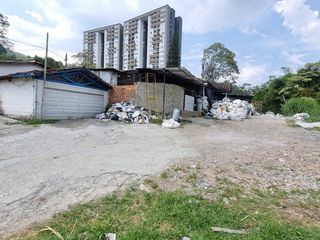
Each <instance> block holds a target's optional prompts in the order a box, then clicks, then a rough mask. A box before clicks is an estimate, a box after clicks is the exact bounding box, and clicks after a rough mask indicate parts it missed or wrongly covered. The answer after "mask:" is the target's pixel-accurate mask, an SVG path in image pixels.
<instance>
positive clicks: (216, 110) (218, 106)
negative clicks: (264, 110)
mask: <svg viewBox="0 0 320 240" xmlns="http://www.w3.org/2000/svg"><path fill="white" fill-rule="evenodd" d="M253 114H254V107H253V105H252V104H251V103H249V102H247V101H243V100H240V99H236V100H233V101H231V100H230V99H229V98H224V99H223V100H222V101H219V102H216V103H214V104H212V106H211V109H210V110H209V112H208V113H207V117H210V118H215V119H220V120H242V119H245V118H247V117H248V116H249V115H253Z"/></svg>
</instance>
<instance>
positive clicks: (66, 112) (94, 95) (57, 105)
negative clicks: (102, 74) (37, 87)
mask: <svg viewBox="0 0 320 240" xmlns="http://www.w3.org/2000/svg"><path fill="white" fill-rule="evenodd" d="M48 85H49V86H46V88H45V96H44V109H43V111H44V118H45V119H69V118H86V117H93V116H94V115H95V114H96V113H99V112H102V111H104V107H105V106H104V91H102V90H101V91H100V90H96V89H87V88H83V87H75V86H68V85H65V84H59V85H60V86H58V87H57V86H50V83H49V84H48ZM61 85H62V86H61ZM63 85H65V86H63Z"/></svg>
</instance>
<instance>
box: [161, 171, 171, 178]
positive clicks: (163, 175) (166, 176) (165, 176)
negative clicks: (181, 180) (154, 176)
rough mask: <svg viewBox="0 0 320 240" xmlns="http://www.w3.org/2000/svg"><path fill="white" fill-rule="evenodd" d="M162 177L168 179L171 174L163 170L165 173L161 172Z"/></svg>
mask: <svg viewBox="0 0 320 240" xmlns="http://www.w3.org/2000/svg"><path fill="white" fill-rule="evenodd" d="M160 177H161V178H162V179H168V178H169V175H168V173H167V172H163V173H161V175H160Z"/></svg>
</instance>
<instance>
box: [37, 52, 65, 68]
mask: <svg viewBox="0 0 320 240" xmlns="http://www.w3.org/2000/svg"><path fill="white" fill-rule="evenodd" d="M33 60H34V61H36V62H39V63H42V64H44V58H42V57H39V56H37V55H35V56H34V57H33ZM47 63H48V67H49V68H54V69H61V68H63V63H62V62H58V61H56V60H54V59H53V58H51V57H48V59H47Z"/></svg>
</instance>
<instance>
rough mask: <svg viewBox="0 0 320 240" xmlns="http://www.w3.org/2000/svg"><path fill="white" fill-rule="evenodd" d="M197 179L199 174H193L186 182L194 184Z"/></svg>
mask: <svg viewBox="0 0 320 240" xmlns="http://www.w3.org/2000/svg"><path fill="white" fill-rule="evenodd" d="M197 179H198V176H197V174H196V173H191V174H190V175H189V176H188V177H187V179H186V181H187V182H189V183H193V182H195V181H197Z"/></svg>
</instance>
